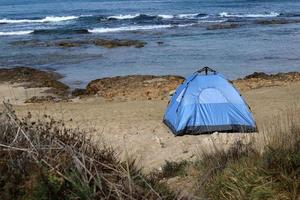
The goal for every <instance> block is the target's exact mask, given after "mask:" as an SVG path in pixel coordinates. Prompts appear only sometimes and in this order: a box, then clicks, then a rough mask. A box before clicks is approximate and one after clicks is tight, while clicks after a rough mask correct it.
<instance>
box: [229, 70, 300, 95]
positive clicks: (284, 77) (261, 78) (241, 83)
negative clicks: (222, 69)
mask: <svg viewBox="0 0 300 200" xmlns="http://www.w3.org/2000/svg"><path fill="white" fill-rule="evenodd" d="M297 81H300V73H299V72H287V73H277V74H266V73H264V72H254V73H253V74H250V75H248V76H245V77H244V78H242V79H237V80H234V81H232V82H233V84H234V85H235V86H236V87H237V88H238V89H240V90H242V91H247V90H250V89H257V88H261V87H271V86H278V85H286V84H288V83H291V82H297Z"/></svg>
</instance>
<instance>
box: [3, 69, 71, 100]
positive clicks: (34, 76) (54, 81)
mask: <svg viewBox="0 0 300 200" xmlns="http://www.w3.org/2000/svg"><path fill="white" fill-rule="evenodd" d="M61 78H63V76H62V75H60V74H58V73H56V72H53V71H42V70H38V69H34V68H31V67H16V68H2V69H0V83H4V82H6V83H10V84H14V83H18V84H20V85H21V86H23V87H25V88H41V87H45V88H49V90H48V92H49V93H53V94H56V95H60V96H65V95H67V94H68V92H69V86H67V85H66V84H64V83H62V82H60V81H59V79H61Z"/></svg>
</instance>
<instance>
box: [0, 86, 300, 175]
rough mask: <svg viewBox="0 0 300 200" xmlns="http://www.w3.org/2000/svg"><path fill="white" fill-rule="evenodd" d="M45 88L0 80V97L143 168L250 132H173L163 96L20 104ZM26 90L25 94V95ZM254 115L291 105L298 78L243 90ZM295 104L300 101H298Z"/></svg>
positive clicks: (261, 120) (263, 118)
mask: <svg viewBox="0 0 300 200" xmlns="http://www.w3.org/2000/svg"><path fill="white" fill-rule="evenodd" d="M43 90H44V89H43V88H40V89H25V88H22V87H17V86H16V85H15V86H8V85H7V84H1V85H0V98H1V99H7V98H9V99H12V100H14V101H12V103H16V105H15V106H14V107H15V109H16V111H17V114H18V115H20V116H24V115H26V114H27V113H28V111H30V112H31V113H32V115H33V116H34V117H35V118H42V116H43V115H44V114H47V115H51V116H53V117H54V118H56V119H62V120H64V121H65V123H66V124H67V126H70V127H74V128H80V129H84V130H87V131H88V132H89V133H92V134H93V136H94V138H95V141H97V143H98V141H99V145H102V141H105V144H106V145H109V146H112V147H114V148H115V149H116V151H117V152H118V155H119V156H120V157H121V158H122V159H126V158H127V157H128V156H131V157H134V158H136V159H137V163H138V164H139V165H140V166H141V167H143V169H144V170H145V171H151V170H153V169H160V167H161V165H163V164H164V163H165V161H166V160H172V161H179V160H182V159H188V160H193V159H195V158H196V157H197V156H199V155H201V152H202V150H203V149H208V150H209V149H210V148H211V147H212V146H211V145H212V144H214V145H217V146H222V147H227V146H229V145H230V144H232V143H233V142H234V141H235V140H238V139H240V138H242V139H245V138H248V137H251V136H253V134H238V133H233V134H226V133H220V134H210V135H198V136H191V135H187V136H181V137H175V136H173V134H172V133H171V132H170V130H169V129H168V128H167V127H166V126H165V125H164V124H163V123H162V118H163V114H164V111H165V109H166V106H167V103H168V101H167V100H143V101H126V102H118V101H106V100H104V99H103V98H100V97H87V98H83V99H78V98H77V99H73V100H72V102H60V103H49V102H48V103H47V102H45V103H39V104H22V103H21V102H22V101H21V100H22V99H25V97H28V96H30V94H31V95H33V94H34V95H37V94H39V95H41V94H42V92H43ZM28 94H29V95H28ZM242 94H243V96H244V97H245V99H246V101H247V102H248V103H249V105H250V107H251V109H252V111H253V113H254V116H255V118H256V120H257V124H258V128H259V129H260V127H262V126H263V125H264V124H265V123H266V122H268V121H269V120H272V117H273V116H274V115H276V114H277V113H278V112H281V111H284V110H286V109H287V108H288V107H290V106H291V105H293V106H295V104H297V102H298V101H299V99H300V82H297V83H291V84H287V85H285V86H274V87H266V88H259V89H253V90H249V91H246V92H243V93H242ZM296 106H299V104H297V105H296Z"/></svg>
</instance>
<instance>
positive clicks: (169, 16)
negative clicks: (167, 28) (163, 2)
mask: <svg viewBox="0 0 300 200" xmlns="http://www.w3.org/2000/svg"><path fill="white" fill-rule="evenodd" d="M157 16H158V17H159V18H162V19H173V18H174V15H157Z"/></svg>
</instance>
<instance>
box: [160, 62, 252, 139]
mask: <svg viewBox="0 0 300 200" xmlns="http://www.w3.org/2000/svg"><path fill="white" fill-rule="evenodd" d="M163 121H164V123H165V124H166V125H167V126H168V127H169V128H170V129H171V130H172V132H173V133H174V134H175V135H184V134H204V133H212V132H216V131H217V132H256V131H257V129H256V123H255V120H254V118H253V115H252V113H251V111H250V109H249V106H248V104H247V103H246V102H245V100H244V99H243V97H242V96H241V94H240V93H239V91H238V90H237V89H236V88H235V87H234V86H233V85H232V84H231V83H230V82H229V81H228V80H227V79H226V78H225V77H224V76H223V75H221V74H219V73H217V72H216V71H214V70H212V69H210V68H208V67H204V68H203V69H201V70H199V71H197V72H195V73H194V74H193V75H191V76H190V77H188V78H187V79H186V80H185V81H184V82H183V83H182V84H181V85H180V86H179V87H178V88H177V90H176V92H175V94H174V95H173V97H172V99H171V101H170V102H169V105H168V108H167V110H166V113H165V116H164V120H163Z"/></svg>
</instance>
